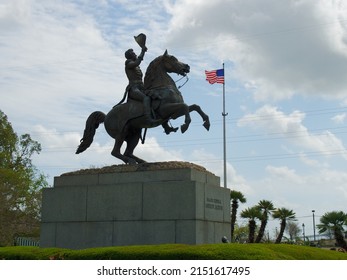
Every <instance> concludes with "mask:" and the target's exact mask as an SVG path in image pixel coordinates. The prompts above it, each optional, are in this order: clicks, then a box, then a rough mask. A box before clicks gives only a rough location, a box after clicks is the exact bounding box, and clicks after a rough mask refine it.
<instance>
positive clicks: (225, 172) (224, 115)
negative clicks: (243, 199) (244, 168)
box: [222, 62, 228, 188]
mask: <svg viewBox="0 0 347 280" xmlns="http://www.w3.org/2000/svg"><path fill="white" fill-rule="evenodd" d="M223 74H224V83H223V113H222V116H223V155H224V156H223V158H224V188H226V187H227V155H226V128H225V117H226V116H227V115H228V113H225V72H224V62H223Z"/></svg>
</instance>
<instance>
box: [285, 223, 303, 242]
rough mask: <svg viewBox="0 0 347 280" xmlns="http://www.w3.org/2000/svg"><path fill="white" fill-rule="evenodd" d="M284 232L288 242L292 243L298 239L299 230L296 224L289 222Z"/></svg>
mask: <svg viewBox="0 0 347 280" xmlns="http://www.w3.org/2000/svg"><path fill="white" fill-rule="evenodd" d="M286 232H287V233H288V235H289V239H290V241H291V242H294V241H295V240H297V239H298V236H299V234H300V232H301V229H300V226H299V224H298V223H295V222H291V221H289V222H288V223H287V226H286Z"/></svg>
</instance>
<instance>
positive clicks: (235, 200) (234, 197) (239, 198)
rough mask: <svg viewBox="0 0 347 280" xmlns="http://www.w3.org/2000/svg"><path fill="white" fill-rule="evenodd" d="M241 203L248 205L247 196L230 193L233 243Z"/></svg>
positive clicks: (237, 192) (234, 192) (236, 192)
mask: <svg viewBox="0 0 347 280" xmlns="http://www.w3.org/2000/svg"><path fill="white" fill-rule="evenodd" d="M239 202H241V203H246V198H245V196H244V195H243V194H242V193H241V192H239V191H234V190H231V191H230V203H231V239H230V240H231V242H233V241H234V230H235V223H236V215H237V209H238V208H239Z"/></svg>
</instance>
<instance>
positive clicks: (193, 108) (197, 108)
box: [189, 104, 210, 130]
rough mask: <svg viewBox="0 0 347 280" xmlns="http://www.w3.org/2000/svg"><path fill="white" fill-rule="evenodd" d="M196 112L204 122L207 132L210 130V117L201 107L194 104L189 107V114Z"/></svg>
mask: <svg viewBox="0 0 347 280" xmlns="http://www.w3.org/2000/svg"><path fill="white" fill-rule="evenodd" d="M192 111H195V112H197V113H198V114H199V115H200V116H201V118H202V120H203V121H204V123H203V126H204V127H205V128H206V130H209V129H210V118H209V117H208V115H206V114H205V112H204V111H203V110H202V109H201V108H200V106H199V105H196V104H193V105H190V106H189V112H192Z"/></svg>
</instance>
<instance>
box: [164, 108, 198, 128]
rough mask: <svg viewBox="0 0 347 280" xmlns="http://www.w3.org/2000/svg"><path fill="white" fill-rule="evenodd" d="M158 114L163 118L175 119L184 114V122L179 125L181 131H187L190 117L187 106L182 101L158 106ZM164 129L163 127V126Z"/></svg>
mask: <svg viewBox="0 0 347 280" xmlns="http://www.w3.org/2000/svg"><path fill="white" fill-rule="evenodd" d="M159 113H160V115H161V116H162V118H163V119H173V120H175V119H177V118H179V117H181V116H184V124H182V125H181V132H182V133H184V132H186V131H187V129H188V127H189V125H190V123H191V121H192V120H191V118H190V114H189V107H188V105H187V104H184V103H169V104H165V105H163V106H161V107H160V112H159ZM164 129H165V128H164Z"/></svg>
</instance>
